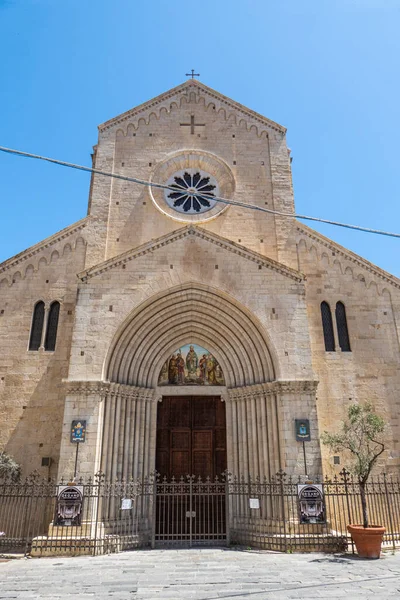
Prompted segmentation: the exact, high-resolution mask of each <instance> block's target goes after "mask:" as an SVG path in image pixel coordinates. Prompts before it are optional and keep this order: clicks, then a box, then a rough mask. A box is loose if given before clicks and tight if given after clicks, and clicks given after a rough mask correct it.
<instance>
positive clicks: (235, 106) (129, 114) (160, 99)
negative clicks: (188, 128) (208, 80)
mask: <svg viewBox="0 0 400 600" xmlns="http://www.w3.org/2000/svg"><path fill="white" fill-rule="evenodd" d="M186 91H189V92H190V91H196V92H199V91H201V92H202V93H203V94H204V95H205V96H209V97H210V98H212V99H213V100H216V101H218V102H220V103H221V104H222V105H224V106H226V107H228V108H230V109H231V110H233V111H234V112H240V113H241V114H242V115H243V116H244V117H245V118H247V119H250V120H251V121H252V122H254V124H256V123H258V124H260V125H263V126H264V127H267V128H268V129H273V130H275V131H278V132H279V133H281V134H285V133H286V128H285V127H283V126H282V125H279V124H278V123H275V121H271V119H267V118H266V117H264V116H263V115H260V114H259V113H257V112H255V111H253V110H251V109H249V108H247V107H246V106H243V105H242V104H240V103H239V102H235V101H234V100H232V99H231V98H228V97H227V96H224V95H223V94H220V93H219V92H217V91H216V90H213V89H212V88H210V87H208V86H206V85H204V83H201V82H200V81H196V80H191V79H190V80H188V81H185V82H184V83H182V84H181V85H178V86H176V87H174V88H172V89H171V90H169V91H167V92H164V93H163V94H160V95H159V96H156V97H155V98H153V99H152V100H148V101H147V102H144V103H143V104H140V105H139V106H136V107H135V108H132V109H131V110H128V111H126V112H124V113H122V114H121V115H118V116H117V117H114V118H113V119H110V120H108V121H106V122H105V123H102V124H101V125H99V126H98V129H99V131H105V130H107V129H110V128H111V127H113V126H115V125H119V124H121V123H123V122H124V121H127V120H128V119H131V118H135V117H139V116H143V114H144V113H147V112H149V111H150V110H151V109H155V108H161V105H162V104H163V103H165V102H167V101H168V100H172V98H174V97H175V98H176V97H177V96H179V95H182V94H184V93H185V92H186Z"/></svg>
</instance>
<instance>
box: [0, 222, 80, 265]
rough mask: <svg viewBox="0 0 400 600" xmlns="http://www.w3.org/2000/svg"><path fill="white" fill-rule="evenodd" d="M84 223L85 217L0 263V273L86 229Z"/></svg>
mask: <svg viewBox="0 0 400 600" xmlns="http://www.w3.org/2000/svg"><path fill="white" fill-rule="evenodd" d="M86 223H87V217H85V218H84V219H81V220H80V221H77V223H73V224H72V225H69V226H68V227H66V228H65V229H62V230H61V231H58V232H57V233H55V234H53V235H51V236H50V237H48V238H46V239H45V240H43V241H42V242H39V243H38V244H35V245H34V246H31V247H30V248H27V249H26V250H24V251H23V252H20V253H19V254H16V255H15V256H13V257H11V258H9V259H7V260H5V261H4V262H3V263H0V273H3V272H4V271H7V270H8V269H11V268H13V267H15V266H16V265H18V264H19V263H21V262H23V261H25V260H27V259H28V258H31V257H32V256H35V254H38V253H39V252H41V251H42V250H46V248H49V247H50V246H54V244H57V242H60V241H62V240H64V239H65V238H67V237H70V236H71V235H73V234H74V233H77V232H78V231H80V230H81V229H83V228H84V227H86Z"/></svg>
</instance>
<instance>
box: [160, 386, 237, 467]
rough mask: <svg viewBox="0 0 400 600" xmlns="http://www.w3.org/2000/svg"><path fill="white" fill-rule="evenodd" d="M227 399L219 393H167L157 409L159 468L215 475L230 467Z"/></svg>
mask: <svg viewBox="0 0 400 600" xmlns="http://www.w3.org/2000/svg"><path fill="white" fill-rule="evenodd" d="M226 467H227V464H226V418H225V403H224V402H222V401H221V398H220V397H219V396H164V397H163V399H162V402H161V403H160V404H159V405H158V411H157V450H156V470H157V472H158V473H160V475H161V476H162V477H164V476H165V477H167V479H170V478H171V477H175V478H180V477H181V476H183V477H185V476H186V475H195V476H196V477H199V476H200V477H201V478H202V479H203V478H206V477H210V478H212V479H214V477H215V476H220V475H221V474H222V473H223V472H224V471H225V470H226Z"/></svg>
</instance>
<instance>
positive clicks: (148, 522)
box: [0, 470, 400, 556]
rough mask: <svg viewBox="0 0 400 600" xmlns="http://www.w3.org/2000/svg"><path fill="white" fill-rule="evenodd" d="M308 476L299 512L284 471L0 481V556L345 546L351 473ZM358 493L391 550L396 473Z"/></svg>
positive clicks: (395, 539) (353, 499)
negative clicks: (267, 475)
mask: <svg viewBox="0 0 400 600" xmlns="http://www.w3.org/2000/svg"><path fill="white" fill-rule="evenodd" d="M313 483H314V484H316V485H314V488H318V489H319V490H320V493H321V498H322V500H318V498H317V500H316V499H315V498H312V499H311V500H310V501H309V502H308V505H307V506H308V509H309V514H308V516H307V515H306V514H305V512H304V510H305V509H304V506H303V503H302V501H301V498H300V496H299V490H300V489H301V487H299V485H300V484H302V486H303V488H304V484H305V482H304V481H301V480H300V479H296V478H293V477H288V476H286V474H285V473H283V472H280V473H278V474H277V475H276V476H275V477H273V478H271V480H268V481H267V480H259V479H256V480H250V481H249V480H245V479H243V478H236V477H232V476H229V475H226V477H224V478H221V479H218V478H216V479H215V480H210V479H205V480H202V479H201V478H198V477H194V476H188V477H186V478H181V479H180V480H175V479H173V478H172V479H171V480H167V479H165V478H164V479H161V478H159V477H158V476H151V477H149V478H146V479H142V480H140V481H139V480H132V481H107V480H105V478H104V476H103V475H100V474H99V475H96V476H95V477H94V478H89V479H87V480H85V481H83V480H78V481H76V482H73V485H70V484H68V482H62V481H61V482H59V483H58V484H56V482H54V481H45V480H43V479H40V478H39V477H38V476H37V475H35V474H33V475H31V476H29V477H27V478H26V479H25V480H23V481H18V482H15V481H12V480H1V481H0V554H2V553H3V554H4V553H23V554H29V553H30V554H31V555H32V556H46V555H47V556H50V555H54V554H61V555H63V554H64V555H79V554H89V555H96V554H103V553H111V552H119V551H122V550H128V549H133V548H138V547H145V546H152V547H154V546H160V545H163V546H165V545H167V546H171V545H186V546H192V545H211V544H214V545H215V544H218V545H230V544H238V545H244V546H251V547H254V548H263V549H268V550H278V551H283V552H285V551H286V552H288V551H289V552H290V551H303V552H304V551H305V552H306V551H315V550H319V551H329V552H332V551H345V550H346V549H349V550H353V551H354V548H353V545H352V540H351V537H350V536H349V534H348V533H347V529H346V526H347V524H348V523H361V522H362V518H361V502H360V490H359V486H358V483H357V481H356V480H355V479H353V478H352V477H351V476H350V475H349V474H348V473H347V472H346V471H344V470H343V471H342V472H341V474H340V476H339V477H334V478H333V479H327V478H326V479H324V480H323V481H320V482H318V481H316V480H314V482H313ZM60 486H61V487H60ZM72 488H74V489H76V490H77V492H76V494H77V497H78V496H79V494H81V497H82V500H81V502H80V503H79V502H78V503H75V504H74V503H73V501H71V500H67V504H66V505H65V506H64V507H61V508H60V498H61V496H62V494H61V495H60V490H63V489H64V490H65V489H66V490H67V497H68V498H69V497H71V494H70V490H71V489H72ZM318 493H319V492H318ZM366 494H367V503H368V507H369V515H370V523H371V524H380V525H384V526H385V528H386V533H385V536H384V540H383V546H384V547H386V548H396V547H397V546H398V545H399V544H400V480H399V479H397V478H394V477H389V476H386V475H384V474H383V475H381V476H379V477H375V478H373V477H372V478H370V480H369V482H368V484H367V489H366ZM68 502H70V504H68ZM71 502H72V504H71ZM75 502H76V501H75ZM306 504H307V503H306ZM307 506H306V509H307ZM306 512H307V511H306ZM310 515H311V516H310Z"/></svg>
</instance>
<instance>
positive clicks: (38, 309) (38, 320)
mask: <svg viewBox="0 0 400 600" xmlns="http://www.w3.org/2000/svg"><path fill="white" fill-rule="evenodd" d="M43 323H44V302H42V301H41V300H40V302H37V304H35V308H34V309H33V317H32V326H31V337H30V338H29V350H39V348H40V344H41V342H42V331H43Z"/></svg>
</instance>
